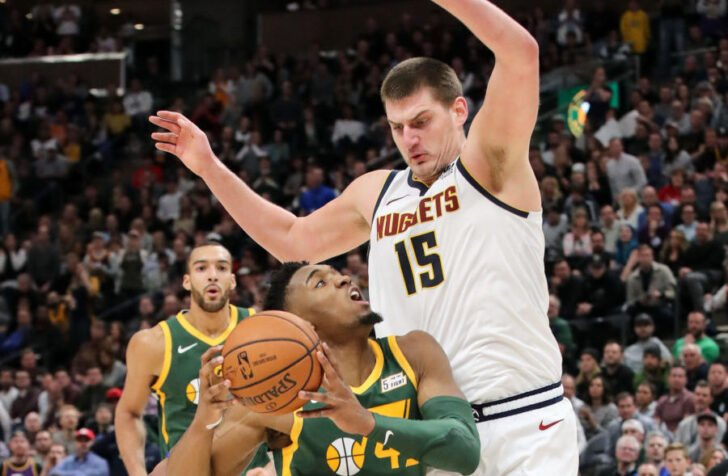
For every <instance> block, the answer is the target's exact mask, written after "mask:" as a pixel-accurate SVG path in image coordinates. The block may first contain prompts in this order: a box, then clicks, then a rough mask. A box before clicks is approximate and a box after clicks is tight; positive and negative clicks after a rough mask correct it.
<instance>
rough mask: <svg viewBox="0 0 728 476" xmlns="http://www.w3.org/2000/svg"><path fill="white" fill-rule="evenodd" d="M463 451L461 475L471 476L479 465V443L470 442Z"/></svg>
mask: <svg viewBox="0 0 728 476" xmlns="http://www.w3.org/2000/svg"><path fill="white" fill-rule="evenodd" d="M465 446H466V448H464V450H463V464H462V468H461V471H460V472H461V473H462V474H473V473H474V472H475V470H476V469H478V465H480V442H479V441H477V440H475V441H474V440H470V441H469V443H468V444H467V445H465Z"/></svg>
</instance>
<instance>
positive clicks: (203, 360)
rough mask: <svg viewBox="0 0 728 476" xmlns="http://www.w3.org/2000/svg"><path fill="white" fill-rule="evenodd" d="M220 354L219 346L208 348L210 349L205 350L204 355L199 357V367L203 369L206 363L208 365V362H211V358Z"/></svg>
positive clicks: (220, 348)
mask: <svg viewBox="0 0 728 476" xmlns="http://www.w3.org/2000/svg"><path fill="white" fill-rule="evenodd" d="M220 352H222V346H221V345H216V346H214V347H210V348H209V349H207V350H206V351H205V353H204V354H202V356H201V357H200V365H201V366H202V367H204V366H205V364H206V363H208V362H209V361H211V360H212V358H213V357H214V356H215V355H216V354H219V353H220Z"/></svg>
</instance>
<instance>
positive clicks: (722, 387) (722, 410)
mask: <svg viewBox="0 0 728 476" xmlns="http://www.w3.org/2000/svg"><path fill="white" fill-rule="evenodd" d="M726 377H728V373H726V368H725V365H724V364H723V363H722V362H713V363H712V364H710V369H709V370H708V383H709V384H710V394H711V395H712V397H713V400H712V403H711V405H710V409H711V410H713V411H714V412H715V413H716V414H717V415H718V416H720V417H721V418H723V419H725V418H726V417H725V416H726V414H727V413H728V380H726Z"/></svg>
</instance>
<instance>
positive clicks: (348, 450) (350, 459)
mask: <svg viewBox="0 0 728 476" xmlns="http://www.w3.org/2000/svg"><path fill="white" fill-rule="evenodd" d="M366 447H367V439H366V437H364V438H362V441H361V443H359V442H357V441H356V440H354V439H352V438H339V439H338V440H335V441H333V442H331V444H330V445H329V447H328V448H327V449H326V463H327V464H328V465H329V468H331V471H333V472H334V473H336V474H338V475H340V476H353V475H355V474H356V473H358V472H359V471H361V468H362V466H364V451H365V449H366Z"/></svg>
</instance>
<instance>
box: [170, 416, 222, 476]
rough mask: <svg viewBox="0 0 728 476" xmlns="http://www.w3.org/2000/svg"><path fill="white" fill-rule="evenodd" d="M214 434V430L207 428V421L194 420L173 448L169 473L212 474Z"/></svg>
mask: <svg viewBox="0 0 728 476" xmlns="http://www.w3.org/2000/svg"><path fill="white" fill-rule="evenodd" d="M213 435H214V432H213V431H212V430H209V429H207V428H206V427H205V423H203V422H201V421H199V420H198V419H197V418H195V419H194V420H192V424H191V425H190V426H189V427H188V428H187V431H185V434H184V435H182V438H180V440H179V441H178V442H177V444H175V445H174V448H172V451H171V453H170V455H169V463H168V465H167V474H169V475H177V474H194V475H195V476H210V475H211V474H212V471H211V466H210V457H211V455H212V438H213Z"/></svg>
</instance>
